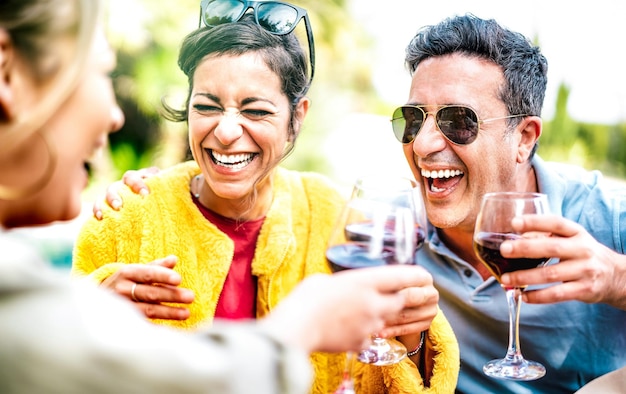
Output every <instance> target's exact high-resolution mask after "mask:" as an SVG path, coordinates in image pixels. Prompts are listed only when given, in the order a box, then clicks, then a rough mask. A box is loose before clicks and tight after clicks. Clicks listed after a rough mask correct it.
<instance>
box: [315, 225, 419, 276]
mask: <svg viewBox="0 0 626 394" xmlns="http://www.w3.org/2000/svg"><path fill="white" fill-rule="evenodd" d="M372 231H373V229H372V224H371V223H368V222H362V223H350V224H348V225H346V227H345V231H344V232H345V236H346V241H347V242H346V243H344V244H337V245H334V246H330V247H329V248H328V249H327V250H326V259H327V260H328V263H329V265H330V268H331V270H332V271H333V272H339V271H343V270H346V269H354V268H366V267H375V266H378V265H389V264H399V262H398V261H397V260H396V254H395V240H394V238H393V233H392V232H391V230H389V232H387V231H386V232H385V235H384V238H383V239H384V240H383V247H382V250H381V251H380V253H377V254H372V253H370V251H369V246H368V245H369V242H370V238H371V234H372ZM415 236H416V239H417V245H416V246H417V247H416V250H417V249H419V248H420V247H422V245H424V240H425V238H426V234H425V232H424V230H423V229H422V228H421V227H416V228H415Z"/></svg>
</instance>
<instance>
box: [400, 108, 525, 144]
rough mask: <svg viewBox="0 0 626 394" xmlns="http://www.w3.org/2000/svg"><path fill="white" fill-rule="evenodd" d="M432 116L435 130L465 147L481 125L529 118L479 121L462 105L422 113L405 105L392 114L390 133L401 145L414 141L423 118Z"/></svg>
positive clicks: (514, 116)
mask: <svg viewBox="0 0 626 394" xmlns="http://www.w3.org/2000/svg"><path fill="white" fill-rule="evenodd" d="M429 114H430V115H434V117H435V124H436V125H437V127H436V128H437V130H439V131H440V132H441V134H443V136H444V137H446V139H447V140H448V141H450V142H452V143H453V144H456V145H467V144H471V143H472V142H474V140H475V139H476V136H478V130H479V129H480V124H481V123H485V122H491V121H494V120H500V119H509V118H517V117H521V116H528V115H509V116H501V117H499V118H489V119H479V118H478V114H477V113H476V111H474V110H473V109H471V108H470V107H466V106H463V105H444V106H441V107H439V108H438V109H437V110H436V111H434V112H426V111H424V108H423V106H415V105H404V106H402V107H399V108H397V109H396V110H395V111H393V116H392V118H391V127H392V128H393V134H394V135H395V136H396V138H397V139H398V141H400V142H402V143H403V144H409V143H411V142H413V140H414V139H415V137H417V135H418V134H419V132H420V131H421V130H422V127H423V126H424V122H425V121H426V117H427V116H428V115H429Z"/></svg>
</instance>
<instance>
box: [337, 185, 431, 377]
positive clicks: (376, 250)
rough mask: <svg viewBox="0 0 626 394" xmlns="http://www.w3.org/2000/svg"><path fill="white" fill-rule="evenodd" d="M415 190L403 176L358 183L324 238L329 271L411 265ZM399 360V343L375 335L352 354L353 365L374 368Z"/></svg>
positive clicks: (418, 235) (420, 237) (416, 223)
mask: <svg viewBox="0 0 626 394" xmlns="http://www.w3.org/2000/svg"><path fill="white" fill-rule="evenodd" d="M415 188H416V184H415V182H414V181H412V180H409V179H408V178H400V179H394V178H376V177H374V178H364V179H360V180H358V181H357V183H356V185H355V187H354V189H353V193H352V196H351V198H350V199H349V201H348V202H347V203H346V206H345V208H344V210H343V212H342V214H341V217H340V218H339V220H338V222H337V224H336V228H335V231H334V233H333V235H332V236H331V239H330V240H329V245H328V249H327V252H326V257H327V260H328V262H329V265H330V267H331V269H332V270H333V271H335V272H337V271H341V270H344V269H353V268H364V267H372V266H378V265H388V264H414V263H415V252H416V250H417V249H418V247H420V246H421V245H422V244H423V242H424V238H425V230H424V229H425V220H426V219H425V215H424V214H423V210H419V211H418V210H417V208H418V207H420V208H421V206H420V205H417V204H419V201H420V200H418V199H417V197H418V195H417V194H416V190H415ZM418 218H419V219H418ZM404 357H406V348H405V347H404V345H402V343H400V342H398V341H396V340H391V339H384V338H379V337H376V336H373V338H372V343H371V345H370V346H369V347H368V348H367V349H365V350H364V351H362V352H361V353H359V355H358V359H359V361H361V362H365V363H370V364H374V365H390V364H394V363H397V362H399V361H400V360H402V359H403V358H404Z"/></svg>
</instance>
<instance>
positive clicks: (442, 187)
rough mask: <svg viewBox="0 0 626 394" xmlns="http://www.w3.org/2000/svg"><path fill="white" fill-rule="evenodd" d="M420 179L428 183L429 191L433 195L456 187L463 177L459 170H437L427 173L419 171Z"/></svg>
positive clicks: (426, 171)
mask: <svg viewBox="0 0 626 394" xmlns="http://www.w3.org/2000/svg"><path fill="white" fill-rule="evenodd" d="M421 174H422V177H424V178H425V179H426V180H427V181H428V187H429V190H430V191H431V192H433V193H441V192H444V191H446V190H448V189H451V188H452V187H454V186H456V185H457V184H458V183H459V181H460V180H461V178H462V177H463V176H464V175H465V174H464V173H463V171H460V170H450V169H447V170H437V171H429V170H424V169H421Z"/></svg>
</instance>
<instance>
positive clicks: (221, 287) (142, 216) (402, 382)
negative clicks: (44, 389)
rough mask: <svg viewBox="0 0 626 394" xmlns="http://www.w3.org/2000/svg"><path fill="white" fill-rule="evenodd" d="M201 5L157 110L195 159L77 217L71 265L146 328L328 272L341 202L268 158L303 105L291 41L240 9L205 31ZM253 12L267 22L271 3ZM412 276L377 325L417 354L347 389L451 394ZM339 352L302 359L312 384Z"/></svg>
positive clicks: (338, 362)
mask: <svg viewBox="0 0 626 394" xmlns="http://www.w3.org/2000/svg"><path fill="white" fill-rule="evenodd" d="M218 2H219V1H218ZM211 4H212V3H206V2H203V16H204V18H203V19H204V21H205V23H206V24H207V25H210V26H209V27H208V28H201V29H198V30H196V31H194V32H193V33H191V34H190V35H189V36H188V37H187V38H186V39H185V40H184V42H183V45H182V48H181V51H180V55H179V65H180V67H181V69H182V70H183V72H185V74H186V75H187V76H188V79H189V96H188V99H187V105H186V107H185V109H183V110H174V109H171V108H167V109H168V111H169V115H170V118H172V119H173V120H178V121H187V122H188V125H189V142H190V147H191V151H192V154H193V156H194V161H191V162H187V163H183V164H180V165H177V166H174V167H172V168H170V169H167V170H164V171H162V172H161V173H159V174H157V175H154V176H152V177H150V178H149V179H147V180H146V183H147V186H148V187H149V188H150V194H149V195H147V196H142V195H136V194H134V193H132V192H131V191H128V190H122V191H121V193H122V194H121V197H122V199H123V201H124V209H122V210H120V211H114V210H110V209H107V210H106V211H105V212H104V215H103V219H102V220H97V219H95V218H94V219H90V220H88V222H87V223H86V224H85V226H84V228H83V230H82V231H81V234H80V235H79V238H78V240H77V244H76V248H75V253H74V266H73V268H72V272H73V274H74V275H75V276H89V277H90V278H91V279H92V280H93V281H95V282H96V283H98V284H100V285H101V286H104V287H108V288H110V289H112V290H114V291H116V292H117V293H119V294H121V295H123V296H125V297H127V298H129V299H131V300H132V301H134V302H135V303H136V305H137V307H138V308H139V309H141V310H142V311H143V312H144V314H145V315H146V316H147V317H149V318H152V319H153V320H154V321H155V322H157V323H162V324H167V325H170V326H175V327H179V328H182V329H188V330H195V329H198V328H199V327H201V326H203V325H206V324H210V323H211V322H212V321H213V319H218V318H219V319H222V318H225V319H254V318H260V317H263V316H265V315H267V314H268V313H269V312H270V311H271V310H272V309H273V308H274V307H275V306H276V305H277V304H278V303H279V302H280V301H281V300H282V299H283V298H285V297H286V295H287V294H289V292H290V291H291V290H292V289H293V288H294V287H295V286H296V285H297V284H298V283H299V282H300V281H301V280H302V279H303V278H305V277H306V276H309V275H311V274H316V273H329V269H328V267H327V264H326V260H325V257H324V252H325V248H326V242H327V239H328V237H329V234H330V231H331V228H332V226H333V224H334V220H335V218H336V217H337V216H338V211H339V209H340V208H341V206H342V204H343V197H342V196H341V194H340V193H339V192H338V191H337V190H336V189H335V188H334V187H333V185H332V184H331V183H330V182H329V181H328V180H327V179H326V178H324V177H322V176H320V175H317V174H312V173H300V172H294V171H289V170H286V169H284V168H281V167H279V166H278V164H279V162H280V161H281V160H282V159H283V158H284V157H285V156H286V155H287V154H288V153H289V152H290V150H291V149H292V148H293V146H294V143H295V140H296V138H297V136H298V134H299V132H300V127H301V124H302V122H303V120H304V117H305V115H306V113H307V111H308V108H309V99H308V98H307V97H306V96H305V95H306V91H307V89H308V87H309V84H310V78H307V75H312V73H307V61H306V55H305V53H304V51H303V50H302V48H301V47H300V45H299V43H298V41H297V39H296V38H295V36H294V35H293V34H292V33H291V31H276V29H278V27H275V26H273V25H267V24H265V25H263V26H264V27H262V26H261V25H262V24H263V23H262V22H263V20H260V21H259V20H258V19H255V18H252V17H248V16H243V15H242V19H241V20H237V23H228V24H219V25H217V26H212V25H211V24H216V23H219V22H216V21H223V20H224V19H223V18H220V15H214V14H212V13H218V12H219V8H212V7H211ZM225 4H226V3H225ZM228 4H232V2H229V3H228ZM267 4H272V7H283V6H288V7H293V6H291V5H288V4H286V3H277V2H273V3H267ZM256 6H257V7H263V6H262V5H258V4H257V5H256ZM293 9H294V10H296V11H297V12H298V17H301V16H304V15H305V11H304V10H302V9H300V8H297V7H293ZM256 11H257V12H259V15H264V16H263V17H268V15H270V14H271V13H272V12H274V11H278V10H276V9H271V8H270V9H266V10H256ZM261 11H264V12H261ZM280 15H283V14H280ZM280 15H279V13H276V16H280ZM283 17H284V16H283ZM268 18H269V17H268ZM298 20H299V19H298ZM298 20H295V22H297V21H298ZM257 21H258V23H257ZM305 22H307V28H308V29H309V31H310V27H309V26H308V20H307V19H306V18H305ZM294 27H295V24H293V25H292V29H293V28H294ZM268 30H270V31H268ZM312 38H313V37H312V35H311V34H309V54H310V55H309V58H310V60H311V65H313V59H314V57H313V54H314V50H313V48H312ZM311 70H312V67H311ZM172 255H174V256H176V258H175V259H174V258H165V259H163V257H165V256H172ZM112 262H114V263H112ZM146 262H152V263H150V264H145V263H146ZM142 263H143V264H142ZM174 272H175V274H174ZM424 277H425V281H424V284H423V286H421V287H413V288H408V289H405V290H406V291H407V292H408V293H410V294H411V295H413V296H408V297H407V298H408V299H410V300H412V304H411V305H408V306H407V308H405V310H404V311H403V312H402V313H401V314H400V315H398V316H394V317H391V318H390V321H391V322H392V324H391V325H390V327H388V328H387V329H386V331H385V332H384V334H387V335H394V336H395V335H399V334H403V335H402V336H399V337H398V338H399V339H400V340H401V341H403V342H404V343H405V345H407V348H409V349H414V348H415V347H416V346H418V344H419V343H420V338H421V332H422V331H426V330H427V335H426V344H425V347H424V349H423V350H422V351H421V352H419V354H416V355H415V356H413V357H410V358H406V359H405V360H403V361H402V362H401V363H399V364H396V365H393V366H389V367H382V368H381V367H376V366H370V365H364V364H358V363H357V364H355V377H356V382H355V383H356V389H357V392H359V393H384V392H394V393H395V392H403V393H418V392H438V393H439V392H440V393H446V392H449V393H452V392H454V387H455V385H456V380H457V375H458V370H459V353H458V346H457V343H456V340H455V338H454V335H453V333H452V330H451V328H450V326H449V325H448V323H447V321H446V320H445V318H444V316H443V315H442V314H441V312H440V311H439V310H438V307H437V301H438V295H437V291H436V290H435V289H434V287H433V285H432V278H430V276H429V275H428V274H427V273H426V272H424ZM328 313H333V311H332V310H329V311H328ZM328 335H332V333H328ZM344 360H345V355H343V354H326V353H314V354H313V355H312V356H311V361H312V363H313V366H314V370H315V379H314V382H313V387H312V388H311V392H312V393H320V394H321V393H324V394H326V393H329V392H332V391H333V390H334V389H335V388H336V387H337V386H338V385H339V383H340V381H341V373H342V370H343V365H344Z"/></svg>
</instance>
